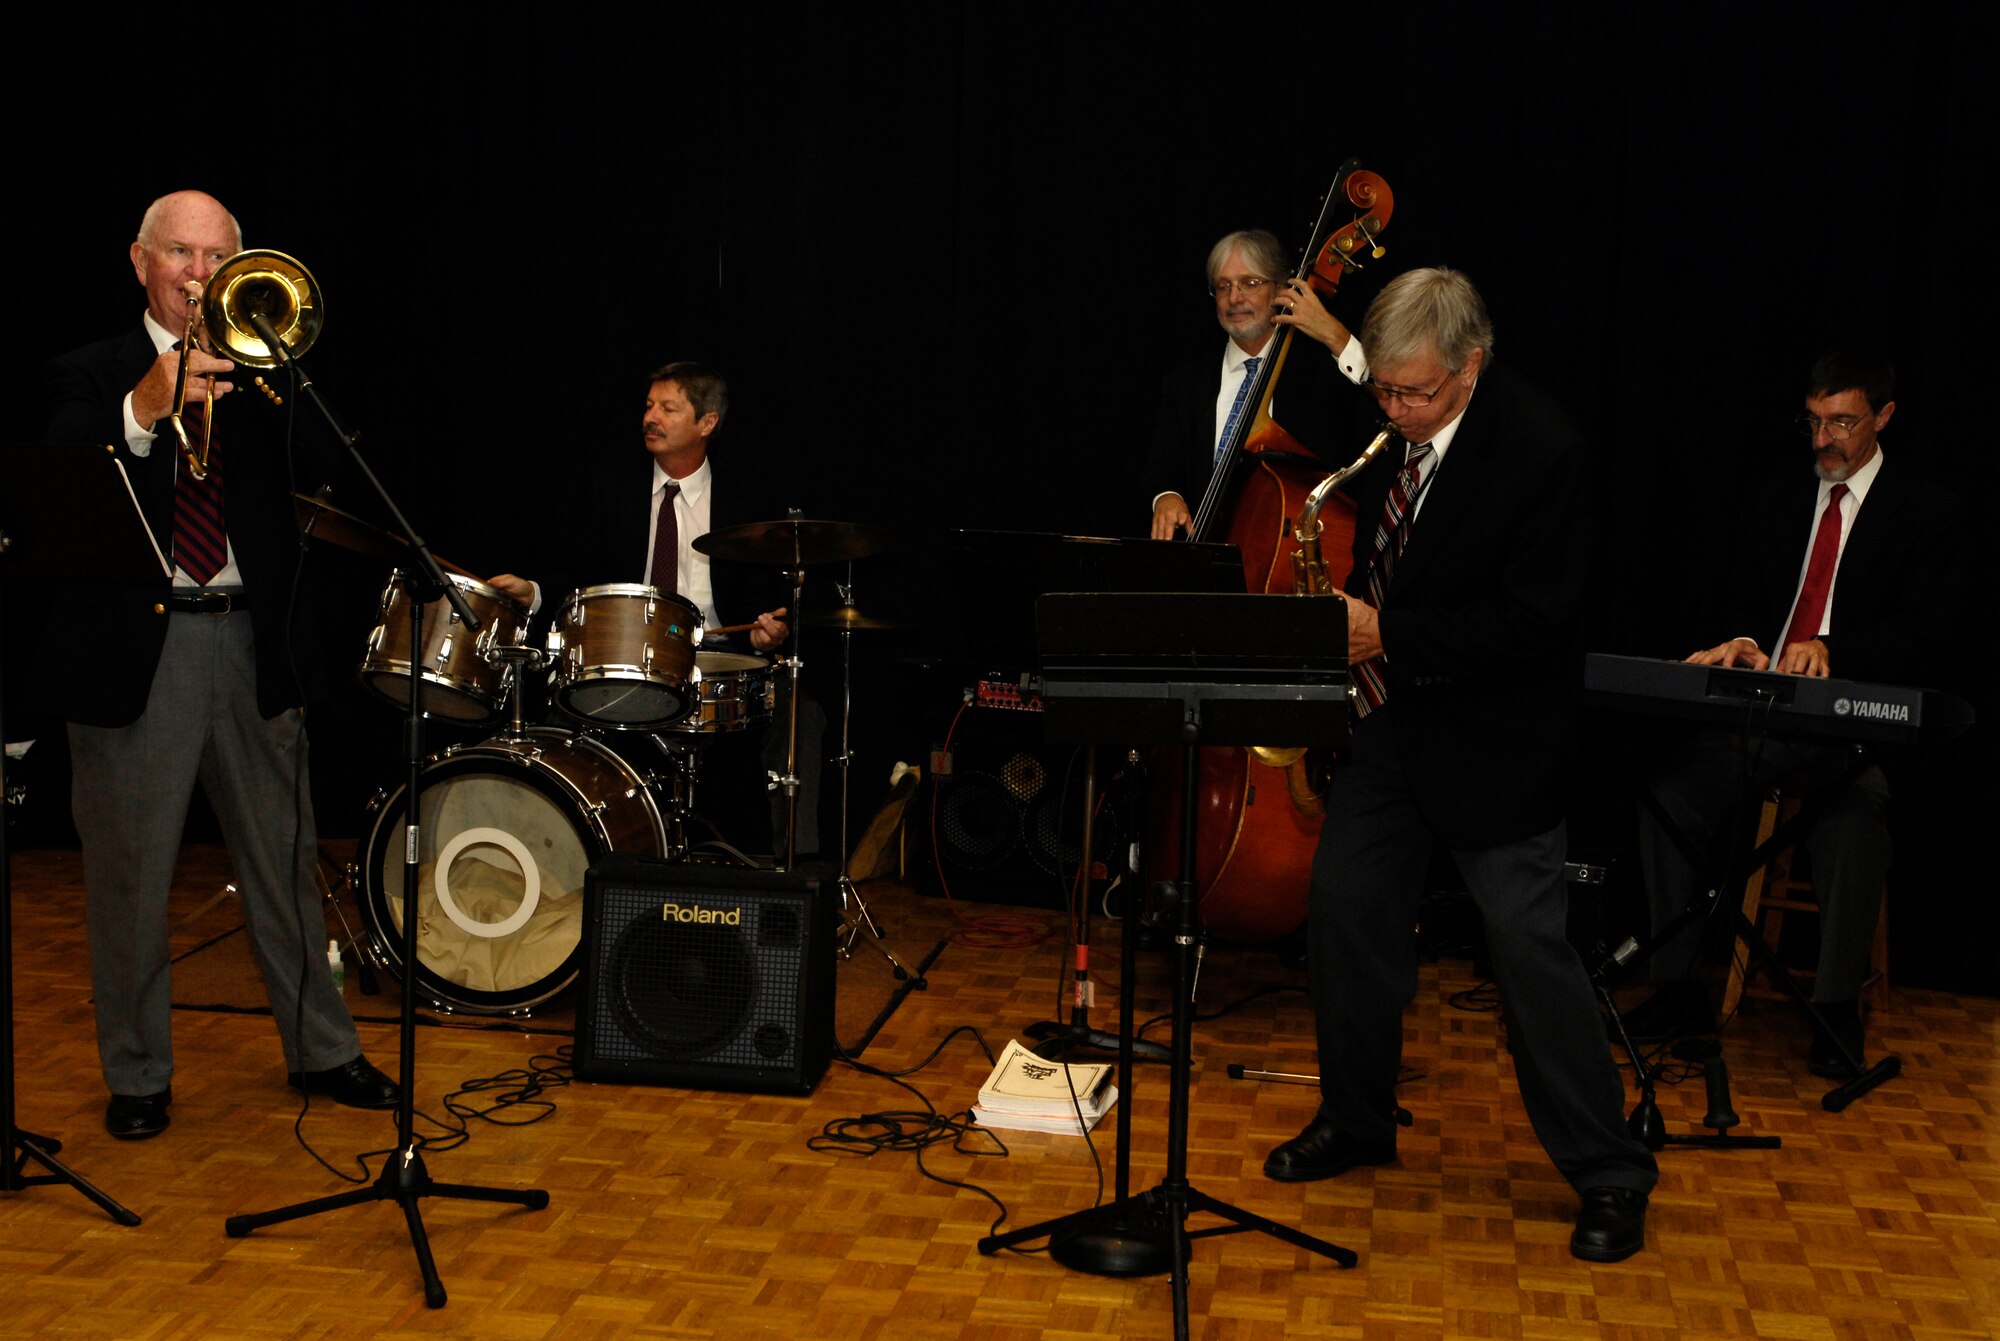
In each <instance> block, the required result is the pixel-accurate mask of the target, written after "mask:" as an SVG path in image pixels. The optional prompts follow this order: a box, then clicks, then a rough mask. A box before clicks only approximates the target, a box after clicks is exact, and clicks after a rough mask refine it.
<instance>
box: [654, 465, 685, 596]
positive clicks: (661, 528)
mask: <svg viewBox="0 0 2000 1341" xmlns="http://www.w3.org/2000/svg"><path fill="white" fill-rule="evenodd" d="M680 492H681V487H680V485H678V484H675V483H674V482H673V481H672V480H668V481H667V485H666V488H665V489H663V490H662V491H661V493H660V518H659V520H658V521H656V522H655V523H653V571H652V573H651V578H652V584H653V585H654V586H656V587H658V588H659V589H660V590H661V591H663V592H665V593H667V595H669V596H671V595H673V594H674V593H675V592H676V591H678V590H679V589H680V567H681V527H680V523H679V522H678V521H676V520H675V518H674V499H676V498H678V497H679V496H680Z"/></svg>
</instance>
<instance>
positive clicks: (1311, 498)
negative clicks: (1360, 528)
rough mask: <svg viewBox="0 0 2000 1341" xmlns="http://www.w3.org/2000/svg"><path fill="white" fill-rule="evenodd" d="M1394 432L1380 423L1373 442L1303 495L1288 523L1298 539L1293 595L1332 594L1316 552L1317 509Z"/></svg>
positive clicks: (1377, 453) (1365, 464)
mask: <svg viewBox="0 0 2000 1341" xmlns="http://www.w3.org/2000/svg"><path fill="white" fill-rule="evenodd" d="M1395 436H1396V430H1395V428H1394V427H1393V426H1391V425H1389V424H1384V425H1382V431H1381V432H1380V433H1377V434H1376V435H1375V440H1374V441H1373V442H1371V443H1369V444H1368V445H1367V446H1366V447H1364V448H1362V449H1361V455H1359V456H1357V457H1355V458H1354V460H1352V461H1350V462H1349V463H1348V464H1346V465H1345V466H1342V467H1341V468H1340V469H1339V470H1336V471H1334V472H1333V474H1331V475H1329V476H1327V477H1326V478H1325V479H1323V480H1321V481H1320V482H1319V484H1318V486H1317V487H1315V488H1314V489H1313V491H1312V492H1311V493H1309V494H1307V495H1306V501H1305V505H1304V506H1303V507H1301V508H1300V509H1299V519H1298V521H1297V522H1295V523H1293V525H1292V539H1294V540H1296V541H1298V542H1299V547H1298V549H1296V550H1294V551H1293V552H1292V591H1293V593H1294V594H1295V595H1299V596H1331V595H1333V594H1334V590H1333V583H1332V581H1330V580H1329V579H1328V578H1327V575H1326V561H1325V559H1324V558H1323V557H1322V556H1321V555H1320V552H1319V533H1320V524H1319V511H1320V509H1321V508H1323V507H1325V506H1326V498H1327V495H1328V494H1330V493H1332V492H1333V491H1334V490H1335V489H1338V488H1339V487H1340V486H1341V485H1343V484H1345V483H1347V482H1348V481H1349V480H1351V479H1353V478H1354V477H1355V476H1356V475H1359V474H1360V473H1361V472H1362V471H1364V470H1366V469H1367V468H1368V463H1369V462H1371V461H1373V460H1374V459H1375V458H1376V457H1378V456H1380V455H1381V454H1382V449H1383V448H1384V447H1387V446H1388V445H1389V440H1390V439H1391V438H1393V437H1395Z"/></svg>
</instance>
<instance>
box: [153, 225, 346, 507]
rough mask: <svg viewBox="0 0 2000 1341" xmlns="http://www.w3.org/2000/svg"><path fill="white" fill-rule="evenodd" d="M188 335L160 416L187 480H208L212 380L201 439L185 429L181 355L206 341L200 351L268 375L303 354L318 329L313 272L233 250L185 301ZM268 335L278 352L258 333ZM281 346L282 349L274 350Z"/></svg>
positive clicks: (267, 255)
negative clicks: (166, 411)
mask: <svg viewBox="0 0 2000 1341" xmlns="http://www.w3.org/2000/svg"><path fill="white" fill-rule="evenodd" d="M187 301H188V318H187V328H186V330H184V331H183V332H182V333H181V363H180V371H179V372H178V373H177V374H176V375H175V377H174V411H173V413H172V414H170V415H168V416H167V422H168V423H169V424H170V425H171V426H172V427H173V430H174V437H175V439H176V440H178V441H179V443H180V446H181V452H182V454H183V455H185V456H186V457H187V466H188V473H189V474H190V475H192V476H194V478H196V479H198V480H205V479H207V478H208V449H209V443H210V440H211V439H212V437H213V435H214V415H215V380H214V379H213V378H210V379H209V384H208V394H207V397H206V399H205V402H204V405H203V412H202V416H201V425H200V429H201V432H200V440H199V442H197V441H196V435H195V434H194V433H193V432H191V431H190V430H189V428H188V425H187V355H188V351H189V350H191V349H196V348H199V347H200V342H199V337H197V336H196V334H195V331H196V328H197V327H200V328H201V329H202V332H203V336H205V337H206V342H207V352H209V353H211V354H213V355H215V356H216V357H217V358H226V359H229V360H230V361H231V362H234V363H238V364H247V365H248V366H250V367H252V368H275V367H277V366H278V364H279V363H281V362H282V361H283V360H284V359H285V358H287V357H289V356H291V355H297V354H303V353H305V352H306V351H307V350H308V349H311V348H312V345H313V341H315V340H317V339H319V332H320V328H321V326H322V325H324V324H325V312H324V309H323V308H322V306H321V301H320V290H319V285H318V284H317V283H316V282H315V281H314V280H313V277H312V272H311V271H309V270H307V269H306V268H305V267H304V266H303V265H301V264H299V263H298V262H297V261H296V260H294V259H292V258H291V257H289V256H287V255H285V253H283V252H281V251H240V252H237V253H236V255H234V256H232V257H230V258H229V259H228V260H226V261H224V262H223V263H222V264H221V265H219V266H217V267H216V268H215V270H214V271H213V272H212V273H211V274H210V275H209V277H208V283H207V284H206V285H204V286H203V288H202V292H201V296H200V297H198V298H196V297H190V298H189V299H188V300H187ZM260 328H261V330H264V331H268V332H270V334H271V335H273V336H275V337H276V339H277V342H278V345H277V346H273V345H272V343H271V342H270V341H269V340H267V339H266V338H265V336H264V335H263V334H261V333H260ZM279 346H281V347H279Z"/></svg>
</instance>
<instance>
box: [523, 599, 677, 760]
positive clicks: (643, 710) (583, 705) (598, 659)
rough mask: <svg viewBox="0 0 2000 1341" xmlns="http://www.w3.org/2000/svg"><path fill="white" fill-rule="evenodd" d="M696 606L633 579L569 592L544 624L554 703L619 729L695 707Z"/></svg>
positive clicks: (643, 726) (645, 727) (672, 717)
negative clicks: (547, 626)
mask: <svg viewBox="0 0 2000 1341" xmlns="http://www.w3.org/2000/svg"><path fill="white" fill-rule="evenodd" d="M701 637H702V634H701V611H700V610H699V609H697V608H696V607H695V606H694V604H693V603H692V602H690V601H687V600H685V599H683V598H682V597H679V596H675V595H672V594H670V593H667V592H663V591H661V590H660V589H659V588H657V587H649V586H645V585H642V584H640V583H633V582H613V583H607V584H604V585H602V586H595V587H585V588H583V589H582V590H581V591H576V592H572V593H571V594H570V596H569V598H568V599H567V600H565V601H564V602H563V604H562V606H561V608H560V609H559V610H558V611H557V614H556V619H555V624H554V626H553V627H551V628H550V630H549V638H548V645H549V658H550V661H551V663H552V665H553V666H554V671H553V673H552V675H551V677H550V682H551V685H552V687H553V689H554V692H555V700H556V706H557V707H559V708H561V709H562V710H563V711H564V712H566V713H568V714H569V715H570V716H572V717H575V718H578V719H580V720H582V721H585V722H592V723H595V724H596V725H599V726H605V727H610V728H612V729H613V730H621V731H651V730H654V729H656V728H659V727H664V726H671V725H672V724H673V723H675V722H678V721H680V720H681V719H682V718H684V717H686V716H687V715H688V714H689V713H691V712H693V711H694V709H695V707H696V701H697V699H696V691H695V687H694V685H695V675H696V668H695V648H696V647H697V646H699V644H700V643H701Z"/></svg>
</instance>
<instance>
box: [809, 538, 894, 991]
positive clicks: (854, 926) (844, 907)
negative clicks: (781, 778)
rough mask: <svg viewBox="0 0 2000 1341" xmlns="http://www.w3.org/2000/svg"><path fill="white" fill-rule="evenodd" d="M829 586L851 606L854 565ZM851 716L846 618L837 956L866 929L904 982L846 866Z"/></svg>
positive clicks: (850, 639) (846, 954)
mask: <svg viewBox="0 0 2000 1341" xmlns="http://www.w3.org/2000/svg"><path fill="white" fill-rule="evenodd" d="M833 586H834V590H836V591H838V592H839V593H840V606H841V609H843V610H852V609H854V569H853V566H852V565H849V567H848V580H847V581H846V582H845V583H840V582H836V583H834V584H833ZM792 692H793V694H794V698H793V699H792V706H793V708H794V709H796V708H797V706H798V699H797V697H796V694H797V692H798V686H796V685H794V686H793V687H792ZM853 720H854V628H853V624H852V621H851V620H850V621H848V622H846V623H843V624H842V625H841V626H840V754H839V756H838V757H837V758H835V760H834V762H835V763H837V764H839V765H840V880H839V887H840V917H841V921H842V922H843V923H845V925H844V926H843V927H842V928H841V931H840V957H841V958H842V959H851V958H852V957H853V955H854V942H855V941H857V940H859V939H860V938H861V933H862V932H863V931H866V932H868V933H869V934H870V935H871V936H873V937H874V940H873V941H872V942H871V944H873V945H874V947H875V949H876V951H877V952H878V953H879V954H880V955H881V956H882V958H884V959H886V960H888V961H889V969H890V971H891V972H892V973H893V974H894V975H895V978H896V981H897V982H908V981H909V980H910V971H909V970H908V969H906V968H904V967H903V966H902V964H901V963H900V962H898V960H897V959H896V956H895V955H894V954H892V953H890V951H889V947H888V946H887V945H886V944H884V943H883V942H884V941H885V940H886V939H887V937H886V936H885V935H884V933H883V931H882V924H881V923H880V922H877V921H876V920H875V914H873V913H871V912H869V911H868V902H867V900H865V899H863V898H862V897H861V890H860V889H859V888H858V887H857V886H856V885H855V883H854V879H853V877H852V876H851V875H850V874H849V872H848V869H847V863H848V860H849V855H850V854H849V852H848V843H847V775H848V771H849V769H850V767H851V766H852V765H853V763H854V750H853V748H852V746H851V744H850V743H849V735H848V733H849V730H850V728H851V726H852V724H853Z"/></svg>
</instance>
